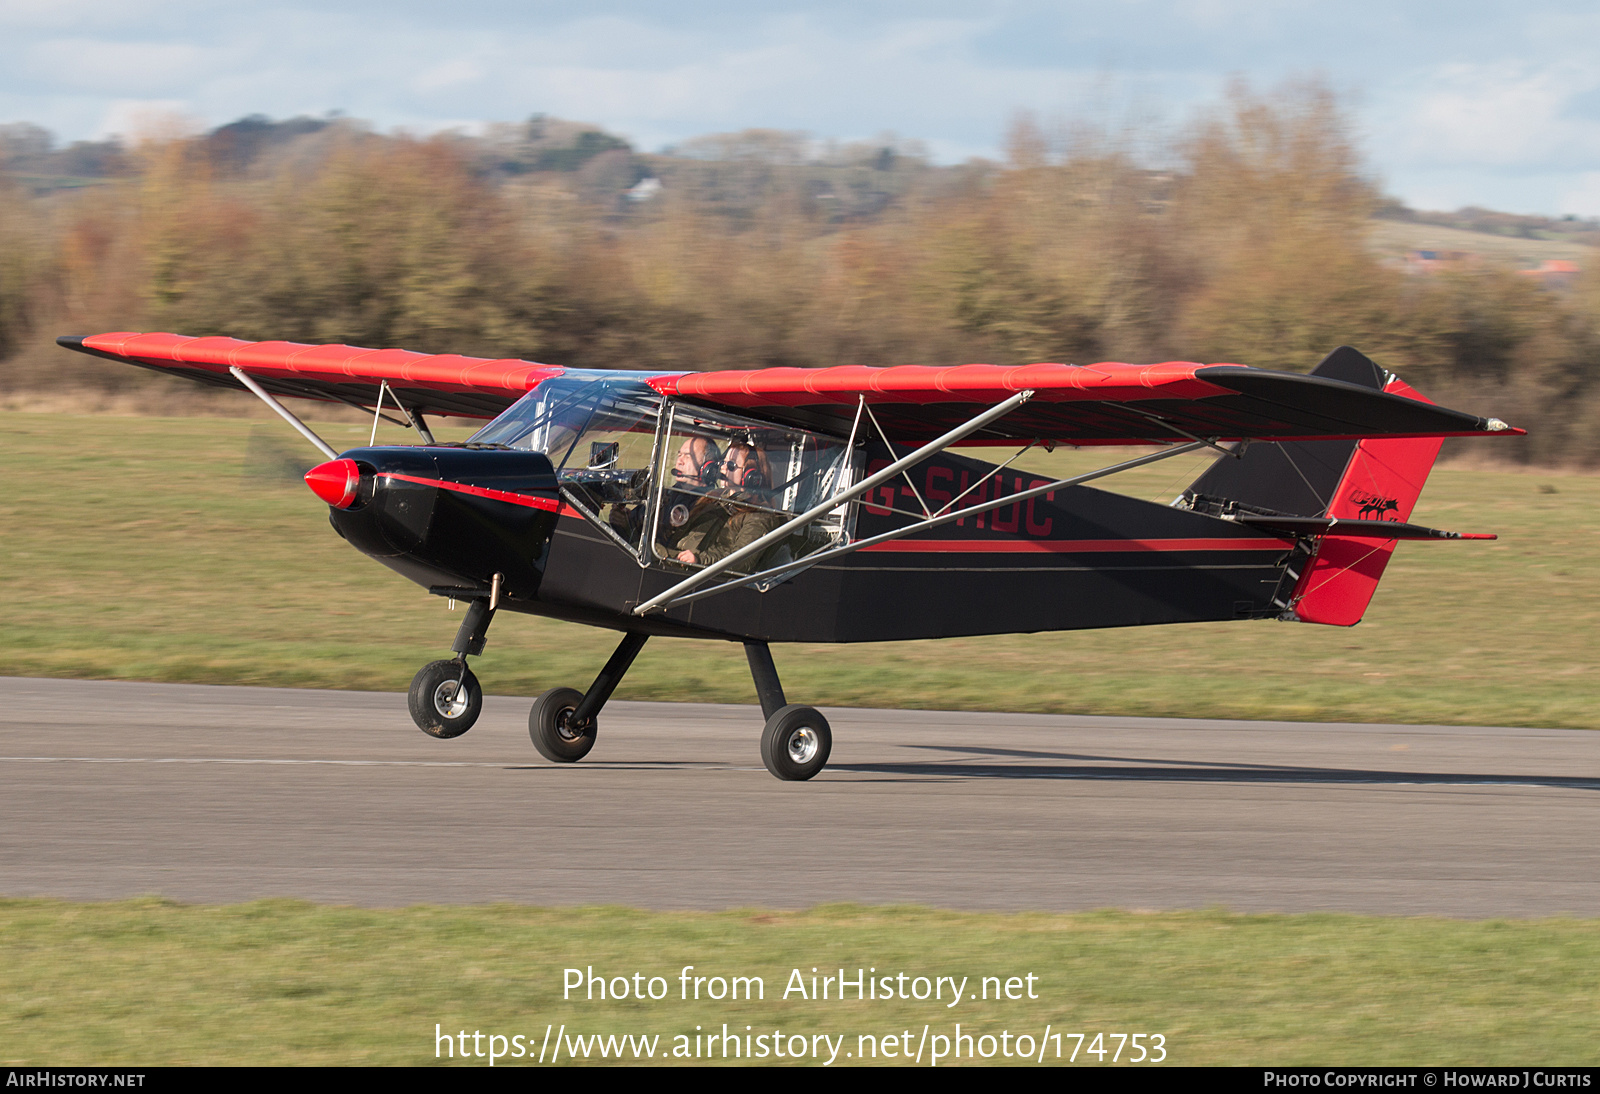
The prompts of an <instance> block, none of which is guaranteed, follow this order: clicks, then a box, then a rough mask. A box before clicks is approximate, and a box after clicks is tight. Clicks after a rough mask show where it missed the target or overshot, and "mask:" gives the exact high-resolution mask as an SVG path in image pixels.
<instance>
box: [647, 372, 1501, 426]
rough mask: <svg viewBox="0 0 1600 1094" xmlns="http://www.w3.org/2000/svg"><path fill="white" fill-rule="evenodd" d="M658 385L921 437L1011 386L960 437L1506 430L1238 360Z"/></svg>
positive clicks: (713, 375) (750, 407)
mask: <svg viewBox="0 0 1600 1094" xmlns="http://www.w3.org/2000/svg"><path fill="white" fill-rule="evenodd" d="M650 383H651V385H652V386H654V387H655V388H656V390H658V391H660V392H662V393H663V394H667V395H678V396H681V397H683V398H687V399H692V400H695V401H699V402H705V403H715V404H717V405H719V406H726V407H736V408H738V409H741V410H746V411H750V412H752V413H756V414H760V415H762V416H764V417H767V418H771V419H775V420H778V421H784V422H788V423H792V424H795V425H804V426H810V427H812V428H823V429H830V430H833V431H836V432H840V433H843V432H848V431H849V429H850V425H851V422H852V420H853V419H854V417H855V415H856V408H857V405H858V404H859V402H860V400H861V399H862V398H865V399H866V401H867V403H868V404H869V405H870V406H871V408H872V411H873V413H874V415H876V417H877V421H878V422H879V423H880V424H881V425H882V427H883V430H884V432H885V433H886V434H888V435H889V436H892V437H893V438H894V439H895V440H896V442H899V443H906V444H912V443H921V442H925V441H929V440H932V439H933V438H935V437H937V436H939V435H940V434H942V433H944V432H945V431H947V430H949V429H951V428H953V427H955V426H957V425H960V424H961V423H962V422H964V421H967V420H969V419H970V418H972V417H974V416H976V415H977V414H979V413H980V412H982V411H983V410H984V409H985V408H986V407H989V406H993V405H994V404H995V403H997V402H999V401H1000V400H1002V399H1004V398H1006V397H1008V396H1010V395H1012V394H1015V393H1016V392H1018V391H1025V390H1032V391H1033V392H1034V396H1033V398H1032V399H1031V400H1029V401H1028V402H1027V403H1026V404H1024V405H1023V406H1021V407H1019V408H1018V409H1016V410H1015V411H1013V412H1012V413H1010V414H1008V415H1006V416H1005V418H1003V419H1001V420H1000V421H998V422H996V423H994V424H993V425H991V426H989V427H987V428H985V429H984V430H982V431H981V432H979V433H977V434H974V435H973V436H972V437H970V438H968V439H967V440H965V441H963V442H961V443H962V444H965V445H982V444H1014V443H1017V442H1018V441H1027V440H1031V439H1038V440H1041V441H1052V442H1058V443H1062V444H1073V445H1096V444H1161V443H1167V442H1170V441H1173V440H1178V439H1182V438H1183V437H1203V438H1206V439H1208V440H1241V439H1244V438H1251V439H1255V440H1307V439H1311V438H1319V439H1329V438H1354V437H1452V436H1467V435H1473V434H1480V433H1505V434H1516V433H1520V432H1522V431H1521V430H1516V429H1511V428H1509V427H1507V426H1506V425H1505V424H1504V423H1502V422H1498V421H1496V420H1494V419H1485V418H1479V417H1476V416H1474V415H1471V414H1463V413H1461V412H1460V411H1455V410H1446V409H1445V408H1443V407H1438V406H1433V405H1431V404H1428V403H1422V402H1418V401H1416V400H1413V399H1408V398H1404V397H1402V396H1399V395H1393V394H1389V393H1386V392H1383V391H1378V390H1373V389H1372V388H1369V387H1364V386H1361V385H1358V384H1352V383H1348V382H1345V381H1342V380H1334V379H1327V378H1324V377H1319V376H1302V375H1298V374H1295V373H1285V372H1269V371H1267V370H1264V369H1255V368H1245V367H1244V366H1241V365H1199V364H1194V363H1191V362H1186V361H1169V362H1167V363H1165V364H1159V365H1127V364H1119V363H1106V364H1097V365H1056V364H1041V365H1023V366H1021V367H1017V368H1006V367H1002V366H999V365H961V366H958V367H954V368H929V367H925V366H920V365H904V366H896V367H893V368H866V367H861V366H844V367H838V368H823V369H800V368H769V369H758V370H755V371H739V372H698V373H688V374H684V375H678V376H658V377H654V378H652V379H651V380H650Z"/></svg>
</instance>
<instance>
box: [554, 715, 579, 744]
mask: <svg viewBox="0 0 1600 1094" xmlns="http://www.w3.org/2000/svg"><path fill="white" fill-rule="evenodd" d="M576 713H577V711H576V710H575V709H571V708H569V709H567V710H563V711H562V712H561V713H560V714H557V715H556V732H557V733H559V734H561V739H562V740H563V741H576V740H577V739H578V738H579V737H582V736H583V730H582V729H580V728H577V727H575V726H574V725H573V724H572V716H573V715H574V714H576Z"/></svg>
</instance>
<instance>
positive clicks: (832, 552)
mask: <svg viewBox="0 0 1600 1094" xmlns="http://www.w3.org/2000/svg"><path fill="white" fill-rule="evenodd" d="M1205 447H1207V446H1206V442H1205V441H1194V442H1193V443H1191V444H1180V445H1178V446H1177V447H1176V448H1164V449H1162V450H1161V451H1160V452H1152V453H1150V454H1149V455H1148V456H1140V457H1138V458H1137V459H1132V460H1126V461H1124V462H1122V463H1116V464H1112V465H1111V466H1110V467H1102V468H1100V469H1099V470H1098V471H1090V472H1087V473H1086V474H1082V475H1074V476H1072V477H1071V478H1069V479H1057V480H1056V481H1055V482H1051V483H1046V484H1045V485H1043V486H1035V487H1034V488H1032V489H1031V490H1023V491H1020V492H1018V493H1015V494H1007V495H1006V496H1005V497H1003V498H996V499H993V500H990V501H985V502H980V503H979V504H977V505H971V506H968V507H967V508H965V509H960V510H957V511H956V512H953V513H945V512H944V511H943V510H940V512H941V514H942V515H940V516H936V517H932V518H931V519H928V520H921V521H917V522H916V523H915V524H908V525H906V526H905V527H904V528H896V529H894V530H893V531H889V532H884V533H882V534H881V535H876V536H869V537H868V538H866V539H862V540H857V541H856V542H854V543H846V544H844V545H842V546H839V547H831V548H829V549H828V550H826V551H818V552H817V553H816V554H810V555H807V556H805V557H804V558H800V559H796V560H794V561H793V562H786V563H784V564H783V565H782V566H774V567H773V568H772V569H770V570H763V571H761V572H760V573H759V574H751V575H750V576H749V577H741V578H738V579H736V580H734V581H727V582H724V583H723V584H721V585H717V586H715V587H713V588H710V589H701V590H699V591H698V592H692V593H687V594H685V595H683V596H680V597H678V598H676V599H675V600H673V602H672V603H674V604H688V603H691V602H693V601H696V600H699V599H700V598H701V597H707V596H711V595H712V594H714V593H720V592H723V591H724V590H727V589H736V588H738V587H739V586H741V585H754V584H757V583H758V582H771V581H773V580H775V579H777V578H779V577H781V576H783V575H784V574H787V573H790V572H792V571H794V570H803V569H805V568H807V567H809V566H815V565H817V564H818V563H820V562H826V561H827V560H828V559H833V558H838V557H840V556H841V555H848V554H851V553H853V552H855V551H859V550H861V549H862V548H863V547H871V546H872V545H873V544H875V543H886V542H888V541H889V540H891V539H900V538H901V537H903V536H909V535H911V534H912V533H914V532H924V531H927V530H928V529H929V528H937V527H939V525H941V524H949V523H950V522H951V521H953V520H965V519H966V518H967V517H971V516H976V515H978V514H979V513H987V512H989V511H990V510H991V509H1003V508H1005V507H1006V506H1008V505H1011V504H1012V503H1014V502H1018V501H1026V500H1028V499H1029V498H1036V497H1038V496H1039V495H1040V494H1049V493H1053V492H1055V491H1057V490H1065V489H1066V488H1067V487H1069V486H1080V485H1082V484H1083V483H1086V482H1090V481H1093V480H1094V479H1103V478H1105V477H1106V476H1107V475H1115V474H1116V473H1117V472H1119V471H1128V470H1131V469H1132V468H1135V467H1143V466H1144V465H1145V464H1147V463H1155V462H1157V461H1158V460H1166V459H1171V458H1172V457H1173V456H1181V455H1183V454H1184V453H1186V452H1197V451H1199V450H1200V449H1202V448H1205ZM963 496H965V495H963ZM957 500H960V499H957ZM896 512H903V511H902V510H896ZM1373 523H1375V522H1373ZM1274 531H1275V529H1274Z"/></svg>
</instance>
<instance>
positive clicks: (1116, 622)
mask: <svg viewBox="0 0 1600 1094" xmlns="http://www.w3.org/2000/svg"><path fill="white" fill-rule="evenodd" d="M346 455H347V456H349V457H351V458H354V459H356V460H357V461H358V462H359V463H361V464H362V465H363V466H364V467H371V468H372V469H373V474H374V484H375V485H374V488H373V492H372V496H371V497H370V500H367V501H365V502H364V504H363V505H361V506H360V507H358V509H357V510H355V511H351V512H342V511H340V510H333V520H334V524H335V527H337V528H339V530H340V531H341V534H343V535H344V536H345V538H346V539H348V540H350V542H351V543H352V545H354V546H356V547H357V548H358V549H360V550H362V551H364V552H365V553H367V554H371V555H373V556H374V557H375V558H378V560H379V561H381V562H383V563H384V564H385V565H388V566H390V567H392V568H393V569H395V570H397V571H399V572H400V573H402V574H404V575H405V576H407V577H408V578H410V579H411V580H413V581H416V582H417V583H418V584H421V585H424V586H426V587H429V588H433V589H435V590H440V589H446V588H456V589H460V590H463V591H464V594H470V593H471V591H472V590H479V591H482V590H487V589H488V587H489V584H490V581H491V578H492V576H493V574H495V573H500V574H502V575H503V596H502V600H501V605H502V606H503V607H504V608H507V609H510V610H513V611H519V612H526V613H530V614H534V615H544V616H549V617H552V618H558V619H566V620H571V621H573V622H579V623H586V624H590V625H595V626H602V627H609V628H613V629H617V630H630V631H639V632H643V633H650V634H658V635H676V636H683V637H702V638H722V639H729V640H746V639H753V640H758V641H767V642H874V641H890V640H905V639H919V638H948V637H957V636H966V635H981V634H1006V633H1017V632H1034V631H1052V630H1077V629H1085V628H1095V627H1120V626H1136V625H1142V624H1152V623H1181V622H1200V621H1207V620H1227V619H1239V618H1255V617H1263V616H1272V615H1276V614H1278V612H1279V611H1280V610H1281V605H1279V604H1277V603H1275V599H1276V598H1278V597H1279V596H1280V594H1281V589H1280V586H1281V585H1282V584H1283V583H1284V580H1285V571H1286V568H1287V566H1288V565H1289V562H1290V556H1291V553H1292V551H1293V549H1294V544H1293V543H1291V542H1289V541H1286V540H1284V539H1282V538H1280V537H1277V536H1273V535H1271V534H1269V533H1264V532H1259V531H1255V530H1252V529H1249V528H1246V527H1244V526H1242V525H1240V524H1237V523H1234V522H1232V521H1227V520H1221V519H1218V518H1216V517H1212V516H1207V515H1205V514H1202V513H1196V512H1190V511H1187V510H1183V509H1175V508H1171V507H1168V506H1164V505H1157V504H1153V503H1151V502H1145V501H1140V500H1137V499H1134V498H1128V497H1123V496H1121V495H1117V494H1110V493H1107V492H1105V491H1101V490H1095V489H1092V488H1089V487H1072V488H1069V489H1066V490H1063V491H1060V492H1058V493H1056V494H1052V495H1045V496H1041V497H1038V498H1035V499H1032V500H1029V501H1022V502H1018V503H1013V504H1012V505H1010V506H1004V507H1002V508H1000V509H998V510H995V511H994V512H991V513H987V514H982V515H980V516H978V517H972V518H967V519H965V520H963V521H961V522H957V523H951V524H947V525H944V526H941V527H938V528H934V529H927V530H922V531H919V532H916V533H914V534H912V535H909V536H907V537H905V538H904V539H901V540H895V541H891V542H888V543H885V544H881V545H879V546H878V547H876V548H872V549H868V550H863V551H859V552H856V553H854V554H850V555H846V556H843V557H841V558H838V559H835V560H832V561H826V562H823V563H820V564H818V565H816V566H813V567H811V568H810V569H807V570H803V571H801V572H800V573H798V574H796V575H795V576H793V577H792V578H791V579H790V580H788V581H786V582H784V583H782V584H780V585H777V586H775V587H773V588H771V589H769V590H768V591H766V592H764V593H763V592H758V591H756V590H755V589H752V588H740V589H730V590H727V591H724V592H720V593H718V594H716V595H714V596H710V597H707V598H706V599H704V600H700V601H696V602H694V603H691V604H686V605H682V606H679V607H668V608H667V609H666V610H665V611H664V612H652V613H651V614H650V615H648V616H645V617H640V616H636V615H634V614H632V612H633V609H634V608H635V607H637V606H638V605H639V604H640V603H642V602H643V601H644V600H646V599H648V598H650V597H652V596H655V595H657V594H658V593H660V592H663V591H664V590H666V589H668V588H670V587H671V586H673V585H675V584H677V583H678V582H679V581H682V580H683V579H684V578H685V577H686V576H688V575H689V574H690V573H692V572H693V571H692V570H690V569H689V568H687V567H683V566H679V565H676V564H672V563H656V564H655V565H652V566H650V567H648V568H646V567H642V566H641V565H640V564H639V562H638V560H637V559H636V558H635V557H634V556H633V555H632V554H630V553H629V552H628V551H626V550H624V549H623V548H622V547H621V546H619V545H618V544H617V543H615V542H614V541H612V540H611V539H610V538H609V537H608V536H606V535H605V534H604V533H603V532H601V531H600V530H598V529H597V528H595V527H594V526H593V525H592V524H590V523H589V522H588V521H587V520H585V519H584V518H583V517H582V516H581V515H578V514H576V512H575V511H574V510H572V509H571V508H570V507H567V506H564V505H562V504H561V503H560V501H559V500H558V499H559V493H558V491H557V489H556V481H555V475H554V473H553V471H552V470H551V469H550V465H549V461H547V460H545V459H544V457H542V456H538V455H535V454H530V453H521V452H504V451H473V450H468V449H461V448H454V449H452V448H443V447H427V448H422V447H419V448H393V449H358V450H355V451H353V452H350V453H346ZM886 460H887V456H886V454H882V453H880V454H878V456H877V459H873V456H872V454H871V453H869V454H868V459H867V468H868V473H870V472H871V470H872V469H873V468H874V467H875V466H881V465H882V462H886ZM992 470H993V465H990V464H985V463H982V462H980V461H977V460H970V459H965V458H963V457H959V456H955V455H953V454H951V453H948V452H947V453H943V454H940V455H939V456H936V457H934V458H932V459H930V460H927V461H925V462H924V463H922V464H919V465H918V466H917V467H915V468H914V469H912V471H911V475H912V478H913V481H914V482H916V484H917V487H918V491H919V492H920V493H921V494H922V497H923V498H925V499H927V501H928V502H929V504H930V505H932V506H933V507H934V508H935V509H938V508H939V507H940V506H941V505H943V504H945V503H946V502H948V501H950V500H951V499H952V498H953V497H955V496H956V495H959V494H960V493H961V492H962V491H964V490H966V489H967V488H968V487H969V486H972V485H973V484H976V483H978V482H980V481H981V480H983V479H984V477H985V476H986V475H987V474H988V473H989V472H991V471H992ZM419 479H422V480H433V481H436V482H439V483H443V484H447V485H427V484H425V483H422V482H418V481H415V480H419ZM364 482H365V479H364ZM996 482H998V486H997V485H996ZM1044 482H1045V480H1043V479H1040V478H1038V477H1037V476H1035V475H1033V474H1030V473H1026V472H1022V473H1018V472H1013V471H1010V470H1007V471H1004V472H1001V473H1000V475H999V476H998V479H997V480H992V481H990V482H987V483H985V484H984V485H983V486H982V487H980V488H979V489H977V490H975V491H973V493H972V494H971V495H969V496H968V497H967V498H965V499H964V500H963V502H962V505H972V504H975V503H978V502H982V501H986V500H991V499H993V500H1000V499H1001V498H1003V497H1005V496H1008V495H1010V494H1014V493H1016V492H1018V491H1020V490H1025V489H1029V488H1031V487H1033V486H1035V485H1043V484H1044ZM471 488H477V490H478V492H476V493H474V492H471ZM508 496H522V497H526V498H537V499H539V501H538V503H537V505H542V506H544V507H543V508H540V507H537V505H535V504H533V503H530V502H527V501H521V502H518V501H508V500H504V497H508ZM891 507H892V509H891ZM557 510H559V515H558V512H557ZM894 510H898V511H899V512H896V511H894ZM918 511H920V503H919V502H917V501H916V498H915V496H914V495H913V493H912V491H911V490H910V489H908V488H907V487H906V486H905V484H904V480H903V479H897V480H894V485H893V486H884V487H880V488H879V489H878V490H876V491H874V492H872V493H871V494H869V495H868V496H867V497H866V498H864V499H863V501H862V504H861V505H860V507H859V512H858V514H857V517H856V526H855V538H856V539H864V538H866V537H868V536H872V535H876V534H878V533H880V532H883V531H887V530H890V529H892V528H895V527H902V526H904V525H905V524H907V523H909V522H910V521H911V520H912V519H913V518H912V517H910V516H907V515H904V514H905V513H907V512H918Z"/></svg>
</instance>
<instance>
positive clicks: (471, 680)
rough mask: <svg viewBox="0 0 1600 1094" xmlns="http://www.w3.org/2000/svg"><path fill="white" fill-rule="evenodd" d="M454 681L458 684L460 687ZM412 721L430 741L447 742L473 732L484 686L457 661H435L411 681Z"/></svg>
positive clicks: (410, 703)
mask: <svg viewBox="0 0 1600 1094" xmlns="http://www.w3.org/2000/svg"><path fill="white" fill-rule="evenodd" d="M457 681H460V684H459V686H458V685H457ZM408 705H409V706H410V707H411V720H412V721H413V722H415V723H417V728H418V729H420V730H422V732H424V733H426V734H427V735H428V736H430V737H439V738H441V739H443V740H449V739H450V738H451V737H459V736H461V735H462V734H463V733H465V732H466V731H467V730H469V729H471V728H472V723H474V722H476V721H477V720H478V715H479V713H481V712H482V710H483V686H482V685H481V684H479V683H478V678H477V677H476V676H474V675H472V670H471V669H468V670H467V671H466V675H465V676H463V675H462V671H461V662H460V661H434V662H431V663H430V664H426V665H423V666H422V670H421V671H420V672H418V673H417V674H416V675H415V676H413V677H412V678H411V695H410V698H409V704H408Z"/></svg>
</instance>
